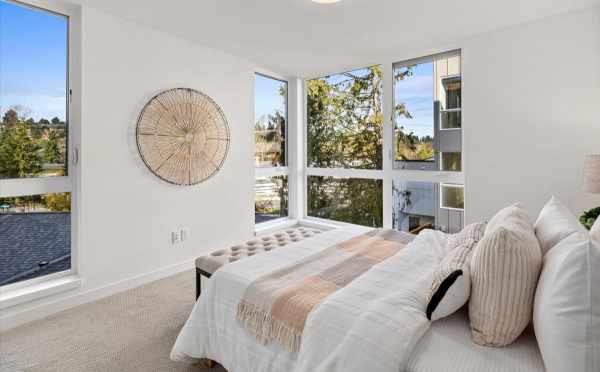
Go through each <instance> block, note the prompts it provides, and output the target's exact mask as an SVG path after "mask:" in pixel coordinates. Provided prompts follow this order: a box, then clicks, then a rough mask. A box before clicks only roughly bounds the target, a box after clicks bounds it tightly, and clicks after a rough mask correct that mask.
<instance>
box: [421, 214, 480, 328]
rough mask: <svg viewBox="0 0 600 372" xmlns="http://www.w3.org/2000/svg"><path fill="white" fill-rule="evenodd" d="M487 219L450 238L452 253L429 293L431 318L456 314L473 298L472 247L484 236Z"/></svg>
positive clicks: (445, 260) (450, 252) (440, 269)
mask: <svg viewBox="0 0 600 372" xmlns="http://www.w3.org/2000/svg"><path fill="white" fill-rule="evenodd" d="M484 231H485V223H483V222H480V223H473V224H471V225H468V226H467V227H465V228H464V229H463V230H462V231H461V232H459V233H458V234H453V235H450V237H449V238H448V245H447V248H448V250H449V252H448V254H447V255H446V257H444V259H443V260H442V261H441V262H440V265H439V266H438V268H437V270H436V271H435V272H434V274H433V283H432V284H431V287H430V289H429V293H428V295H427V308H426V310H425V313H426V315H427V319H429V320H431V321H434V320H438V319H441V318H445V317H447V316H448V315H452V314H454V313H455V312H456V311H457V310H458V309H460V308H461V307H463V306H464V305H465V304H466V303H467V301H468V300H469V296H470V294H471V273H470V271H469V262H470V260H471V251H472V250H473V248H474V247H475V245H476V244H477V243H478V242H479V240H481V238H482V237H483V232H484Z"/></svg>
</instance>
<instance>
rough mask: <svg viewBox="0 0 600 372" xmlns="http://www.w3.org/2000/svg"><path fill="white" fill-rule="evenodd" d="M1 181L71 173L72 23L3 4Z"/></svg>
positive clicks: (0, 43) (0, 5)
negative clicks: (69, 74) (69, 71)
mask: <svg viewBox="0 0 600 372" xmlns="http://www.w3.org/2000/svg"><path fill="white" fill-rule="evenodd" d="M0 13H2V22H0V66H2V68H1V69H0V115H1V116H2V118H1V122H0V178H26V177H51V176H63V175H66V173H67V138H68V130H67V68H68V64H67V55H68V52H67V48H68V39H67V35H68V20H67V18H66V17H64V16H60V15H56V14H52V13H48V12H44V11H41V10H38V9H33V8H29V7H25V6H21V5H16V4H14V3H12V2H7V1H0Z"/></svg>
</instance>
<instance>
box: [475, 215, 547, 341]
mask: <svg viewBox="0 0 600 372" xmlns="http://www.w3.org/2000/svg"><path fill="white" fill-rule="evenodd" d="M541 264H542V252H541V249H540V245H539V242H538V240H537V238H536V237H535V233H534V231H533V224H532V223H531V221H530V220H529V217H528V216H527V212H526V211H525V210H524V209H523V208H522V207H520V206H519V205H517V204H515V205H512V206H510V207H507V208H505V209H503V210H501V211H500V212H498V214H497V215H496V216H494V217H493V218H492V219H491V220H490V222H489V223H488V225H487V228H486V230H485V235H484V236H483V239H481V241H480V242H479V243H478V244H477V247H475V249H474V250H473V257H472V259H471V299H470V301H469V318H470V323H471V334H472V336H473V341H474V342H475V343H477V344H479V345H486V346H505V345H508V344H510V343H512V342H513V341H514V340H516V339H517V337H519V335H520V334H521V333H522V332H523V330H524V329H525V328H526V327H527V325H528V324H529V323H530V321H531V314H532V310H533V298H534V295H535V288H536V285H537V280H538V277H539V274H540V269H541Z"/></svg>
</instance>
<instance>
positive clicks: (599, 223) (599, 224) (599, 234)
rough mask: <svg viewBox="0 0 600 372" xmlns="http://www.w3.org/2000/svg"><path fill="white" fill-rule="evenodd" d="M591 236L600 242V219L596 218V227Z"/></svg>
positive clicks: (591, 231)
mask: <svg viewBox="0 0 600 372" xmlns="http://www.w3.org/2000/svg"><path fill="white" fill-rule="evenodd" d="M590 235H591V236H592V238H594V239H596V240H598V241H600V217H598V218H596V222H594V226H592V229H591V230H590Z"/></svg>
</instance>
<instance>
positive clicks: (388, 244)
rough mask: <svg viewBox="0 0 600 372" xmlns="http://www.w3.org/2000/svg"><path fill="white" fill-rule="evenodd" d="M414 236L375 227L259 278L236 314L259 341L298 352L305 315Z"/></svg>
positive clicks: (250, 288) (391, 254)
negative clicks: (274, 342)
mask: <svg viewBox="0 0 600 372" xmlns="http://www.w3.org/2000/svg"><path fill="white" fill-rule="evenodd" d="M413 237H414V236H413V235H410V234H407V233H403V232H399V231H395V230H373V231H371V232H369V233H366V234H363V235H358V236H356V237H354V238H352V239H349V240H347V241H344V242H341V243H338V244H336V245H334V246H331V247H328V248H326V249H324V250H322V251H320V252H319V253H317V254H314V255H311V256H310V257H307V258H305V259H304V260H302V261H300V262H297V263H295V264H293V265H291V266H288V267H285V268H282V269H279V270H277V271H274V272H272V273H270V274H268V275H266V276H263V277H261V278H258V279H257V280H255V281H254V282H253V283H251V284H250V286H249V287H248V288H247V289H246V292H245V293H244V296H243V298H242V300H241V302H240V303H239V304H238V307H237V319H238V320H239V321H240V323H241V324H242V325H243V326H244V328H246V329H247V330H248V331H250V332H251V333H253V334H254V335H256V337H257V338H258V340H259V341H261V342H263V343H266V342H269V341H276V342H278V343H279V344H281V346H282V347H283V348H284V349H285V350H287V351H290V352H297V351H299V349H300V342H301V340H302V331H303V329H304V324H305V322H306V319H307V318H308V315H309V314H310V312H311V311H312V309H313V308H315V306H316V305H318V304H319V303H320V302H321V301H323V300H324V299H325V298H327V297H328V296H330V295H331V294H333V293H334V292H336V291H337V290H339V289H341V288H343V287H345V286H347V285H348V284H349V283H350V282H352V281H353V280H354V279H356V278H358V277H359V276H360V275H362V274H363V273H365V272H366V271H368V270H369V269H370V268H371V267H372V266H373V265H375V264H377V263H379V262H381V261H383V260H385V259H387V258H388V257H391V256H393V255H394V254H396V253H397V252H398V251H399V250H400V249H402V248H403V247H404V246H406V245H407V244H408V243H409V242H411V241H412V240H413Z"/></svg>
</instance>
